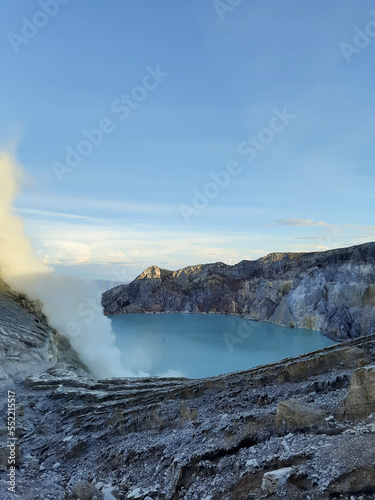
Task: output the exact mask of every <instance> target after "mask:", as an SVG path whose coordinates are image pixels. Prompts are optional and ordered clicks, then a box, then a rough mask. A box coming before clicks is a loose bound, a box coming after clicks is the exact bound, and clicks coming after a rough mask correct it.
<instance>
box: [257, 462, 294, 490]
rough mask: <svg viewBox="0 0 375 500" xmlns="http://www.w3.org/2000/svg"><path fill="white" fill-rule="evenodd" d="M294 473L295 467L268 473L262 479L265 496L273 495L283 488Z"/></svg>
mask: <svg viewBox="0 0 375 500" xmlns="http://www.w3.org/2000/svg"><path fill="white" fill-rule="evenodd" d="M292 472H293V467H284V468H283V469H277V470H273V471H270V472H266V473H265V474H264V475H263V479H262V492H263V494H264V496H268V495H273V494H274V493H276V491H277V490H278V489H280V488H282V487H283V486H284V485H285V483H286V482H287V480H288V477H289V476H290V474H291V473H292Z"/></svg>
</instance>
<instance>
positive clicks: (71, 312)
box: [0, 151, 134, 378]
mask: <svg viewBox="0 0 375 500" xmlns="http://www.w3.org/2000/svg"><path fill="white" fill-rule="evenodd" d="M21 178H22V168H21V167H20V166H19V165H17V162H16V160H15V158H14V157H13V156H12V155H11V154H9V153H7V152H1V151H0V275H1V278H2V279H4V281H5V282H7V283H8V284H9V285H10V286H11V287H12V288H13V289H14V290H16V291H18V292H22V293H25V294H26V295H27V296H28V297H29V298H30V299H32V300H37V299H39V300H40V301H41V302H42V304H43V312H44V314H45V315H46V316H47V318H48V321H49V323H50V325H51V326H52V327H53V328H55V329H56V330H57V331H58V332H59V333H61V334H63V335H65V336H66V337H68V338H69V340H70V343H71V345H72V347H73V348H74V349H75V351H76V352H77V353H78V355H79V357H80V359H81V360H82V361H83V362H84V363H85V364H86V366H87V367H88V368H89V369H90V370H91V372H92V374H93V375H94V376H95V377H97V378H106V377H115V376H134V374H133V373H131V372H127V371H124V370H123V369H122V367H121V362H120V351H119V350H118V349H117V348H116V346H115V335H114V333H113V332H112V328H111V321H110V319H109V318H107V317H105V316H104V314H102V313H101V305H100V295H98V290H97V288H96V286H95V284H94V283H91V282H88V281H85V280H80V279H79V278H74V277H70V276H59V275H56V274H55V273H54V270H53V269H52V268H49V267H47V266H46V265H44V264H43V263H41V262H40V261H39V259H38V258H37V257H36V256H35V254H34V252H33V249H32V246H31V244H30V241H29V240H28V239H27V237H26V236H25V233H24V228H23V223H22V220H21V219H20V218H19V217H16V216H15V215H14V214H13V213H12V202H13V200H14V197H15V196H16V194H17V192H18V185H19V181H20V179H21ZM88 298H90V299H91V300H96V301H97V304H96V308H95V309H96V310H97V311H99V312H100V313H99V314H96V315H95V320H94V321H92V318H91V321H89V318H88V317H87V315H85V314H83V313H82V311H80V310H79V308H77V306H78V305H79V304H82V303H84V302H85V301H86V300H87V299H88Z"/></svg>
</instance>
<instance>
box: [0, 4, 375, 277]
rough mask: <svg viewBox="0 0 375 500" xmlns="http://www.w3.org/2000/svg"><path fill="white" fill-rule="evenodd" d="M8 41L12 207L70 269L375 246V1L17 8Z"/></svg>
mask: <svg viewBox="0 0 375 500" xmlns="http://www.w3.org/2000/svg"><path fill="white" fill-rule="evenodd" d="M61 1H62V0H61ZM236 3H237V4H238V5H237V6H233V5H234V4H236ZM43 5H44V10H43ZM371 11H373V12H374V14H373V15H372V14H371ZM51 12H52V13H53V14H54V15H53V16H52V15H51ZM38 24H39V27H38V26H36V25H38ZM30 25H31V26H30ZM25 33H26V35H28V36H29V38H26V37H25ZM366 33H367V34H366ZM0 38H1V39H2V43H0V57H1V61H2V68H3V71H2V76H1V79H0V99H1V105H0V141H1V143H2V144H3V145H5V146H6V145H8V144H9V143H16V144H17V147H16V154H17V158H18V160H19V162H20V163H21V164H22V165H23V167H24V170H25V172H26V179H25V182H24V185H23V189H22V192H21V194H20V195H19V197H18V198H17V200H16V203H15V209H16V212H17V213H18V214H20V215H21V216H22V217H23V219H24V221H25V230H26V232H27V234H28V236H30V238H31V240H32V242H33V245H34V247H35V249H36V251H37V253H38V255H39V256H40V258H41V259H43V260H44V261H45V262H47V263H49V264H50V265H51V266H53V267H55V269H56V270H57V271H59V272H68V273H72V274H76V275H79V276H86V277H92V278H107V279H114V280H117V281H123V280H124V281H128V280H130V279H132V278H134V277H135V276H136V275H137V274H139V272H141V271H142V270H143V269H144V268H146V267H148V266H149V265H152V264H157V265H159V266H160V267H165V268H170V269H177V268H179V267H183V266H186V265H190V264H197V263H203V262H213V261H219V260H220V261H223V262H226V263H229V264H233V263H235V262H238V261H240V260H242V259H254V258H258V257H260V256H262V255H265V254H267V253H269V252H275V251H314V250H320V249H322V250H324V249H329V248H335V247H340V246H349V245H352V244H357V243H361V242H365V241H372V240H374V239H375V225H374V208H373V207H374V197H375V196H374V195H375V191H374V177H375V172H374V168H373V158H374V154H373V153H374V136H375V118H374V113H373V102H374V75H375V73H374V60H375V1H365V0H361V1H358V0H351V1H344V0H335V1H332V0H324V1H323V0H314V1H312V0H311V1H306V0H304V1H301V0H287V1H281V0H280V1H279V0H268V1H264V0H252V1H247V0H243V2H240V1H239V0H237V1H233V0H222V1H219V0H215V1H211V0H210V1H205V0H190V1H186V2H184V1H176V0H158V1H155V0H138V1H130V0H128V1H120V0H106V1H104V0H103V1H99V0H95V1H93V0H91V1H90V0H70V1H68V0H64V2H63V1H62V3H61V4H60V3H58V2H57V0H49V1H47V0H39V1H34V0H18V1H16V2H10V1H8V0H7V1H4V0H3V1H0ZM343 44H344V45H343ZM345 44H347V45H345ZM350 47H351V48H350ZM147 75H150V76H149V77H148V78H146V77H147ZM145 78H146V79H145ZM128 96H130V97H128ZM279 116H284V121H283V119H281V118H280V117H279ZM285 116H289V118H286V119H285ZM103 123H104V124H105V127H104V125H103ZM273 125H274V129H275V130H274V129H273V128H272V127H273ZM100 127H103V130H104V129H105V130H106V131H105V132H104V131H103V132H99V136H98V135H96V136H95V132H94V135H92V134H91V135H90V133H91V132H92V130H94V129H98V128H100ZM83 131H86V135H88V136H90V137H91V138H93V139H92V142H93V141H94V140H96V145H93V144H92V143H90V142H89V143H88V145H87V141H88V140H89V139H88V138H87V137H86V136H85V133H84V132H83ZM100 134H101V136H100ZM95 137H96V139H95ZM98 137H99V139H98ZM82 141H86V142H85V144H83V143H82ZM251 141H253V142H252V145H251V144H250V142H251ZM254 141H255V142H254ZM67 148H68V150H69V151H72V150H74V151H75V152H76V155H77V154H78V151H80V152H82V154H78V158H79V160H77V159H76V163H77V164H78V163H79V164H78V166H73V164H72V163H68V161H67V158H66V156H67V154H68V150H67ZM70 148H71V149H70ZM249 148H250V149H251V148H252V149H251V151H252V152H251V153H247V154H243V151H245V150H247V151H250V149H249ZM254 151H255V155H254ZM84 153H85V156H84ZM86 153H87V154H86ZM76 158H77V156H76ZM249 159H251V161H248V160H249ZM56 165H58V167H56ZM228 165H229V167H228ZM230 165H232V166H233V165H235V167H233V168H234V170H235V172H236V173H235V174H234V173H233V172H234V170H233V169H232V170H231V173H228V168H229V169H230ZM53 166H54V167H53ZM56 171H57V174H56ZM223 171H226V172H227V173H226V174H219V172H223ZM218 179H219V180H218ZM220 179H221V185H220ZM198 192H199V193H200V194H199V195H197V193H198ZM206 195H207V196H206Z"/></svg>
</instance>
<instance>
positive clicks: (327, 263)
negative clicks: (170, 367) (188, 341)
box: [102, 242, 375, 340]
mask: <svg viewBox="0 0 375 500" xmlns="http://www.w3.org/2000/svg"><path fill="white" fill-rule="evenodd" d="M374 283H375V243H374V242H370V243H364V244H362V245H355V246H351V247H347V248H339V249H334V250H327V251H324V252H307V253H301V252H298V253H292V252H285V253H281V252H275V253H271V254H268V255H267V256H265V257H261V258H260V259H257V260H253V261H250V260H243V261H241V262H239V263H237V264H235V265H228V264H224V263H222V262H216V263H211V264H198V265H194V266H187V267H185V268H182V269H178V270H176V271H170V270H167V269H161V268H160V267H158V266H155V265H153V266H150V267H148V268H147V269H146V270H145V271H143V272H142V273H141V274H140V275H139V276H138V277H137V278H136V279H135V280H134V281H132V282H131V283H129V284H126V285H120V286H117V287H116V288H114V289H111V290H108V291H106V292H105V293H104V294H103V297H102V305H103V307H104V311H105V314H107V315H111V314H126V313H133V312H136V313H142V312H158V313H168V312H185V313H225V314H239V315H242V316H244V317H246V318H248V319H253V320H259V321H268V322H271V323H276V324H279V325H282V326H288V327H300V328H309V329H313V330H319V331H322V332H324V333H325V334H327V335H328V336H330V337H331V338H333V339H334V340H343V339H346V338H353V337H358V336H360V335H363V334H364V333H365V332H367V333H372V332H375V308H374V307H375V285H374Z"/></svg>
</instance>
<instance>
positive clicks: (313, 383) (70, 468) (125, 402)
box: [0, 278, 375, 500]
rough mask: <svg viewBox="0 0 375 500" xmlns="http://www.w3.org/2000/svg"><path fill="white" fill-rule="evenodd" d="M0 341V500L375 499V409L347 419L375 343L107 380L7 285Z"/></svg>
mask: <svg viewBox="0 0 375 500" xmlns="http://www.w3.org/2000/svg"><path fill="white" fill-rule="evenodd" d="M156 279H159V278H156ZM0 342H1V344H0V345H1V348H2V357H1V360H0V367H1V370H2V379H1V385H2V387H1V389H2V390H1V394H0V409H1V412H2V415H3V418H2V420H1V422H0V498H1V499H2V500H37V499H38V500H41V499H43V500H78V498H80V499H81V500H83V499H86V500H94V499H95V497H96V498H98V499H102V500H114V499H115V500H136V499H140V500H146V499H147V500H245V499H246V500H251V499H254V500H255V499H259V498H269V499H275V500H276V499H285V500H286V499H288V500H297V499H308V498H309V499H310V500H328V499H333V498H336V499H337V498H343V499H344V498H345V499H347V500H353V499H366V500H367V499H369V498H371V499H374V498H375V473H374V471H375V415H374V414H373V413H369V412H368V411H367V412H362V413H361V416H360V417H359V416H358V415H355V416H352V415H351V414H348V412H347V408H348V400H350V398H352V396H351V394H352V393H353V391H354V389H353V387H354V385H353V384H352V385H351V380H352V377H353V373H355V374H356V375H355V387H356V388H355V391H356V392H358V390H360V389H361V387H358V385H360V384H361V381H362V380H363V384H364V386H365V392H366V391H367V389H368V387H367V381H368V380H370V379H368V378H367V376H365V377H362V375H360V376H358V374H360V373H362V372H359V371H356V370H366V369H367V370H368V372H369V373H370V372H371V373H372V367H373V365H374V360H375V335H372V336H368V337H366V338H364V337H361V338H358V339H353V340H350V341H345V342H343V343H341V344H337V345H334V346H331V347H328V348H326V349H322V350H320V351H315V352H313V353H309V354H304V355H302V356H298V357H295V358H290V359H287V360H284V361H281V362H277V363H273V364H270V365H265V366H261V367H257V368H253V369H251V370H248V371H243V372H238V373H232V374H227V375H221V376H217V377H213V378H208V379H201V380H190V379H184V378H170V379H167V378H139V379H129V378H124V379H106V380H99V381H98V380H94V379H93V378H92V377H91V376H90V374H89V373H88V372H87V370H86V369H85V367H84V366H83V365H82V363H80V361H79V360H78V358H77V356H76V355H75V353H74V351H73V350H72V349H71V347H70V346H69V343H68V342H67V341H66V340H65V339H63V338H62V337H60V336H59V334H58V333H57V332H54V331H53V330H52V329H51V328H49V326H48V323H47V321H46V318H44V317H43V316H42V315H41V314H40V311H39V308H38V305H36V304H33V303H30V302H29V301H27V300H26V298H25V297H20V296H19V295H17V294H15V293H13V292H12V291H11V290H9V288H8V287H6V286H5V285H4V284H3V283H2V282H1V280H0ZM5 349H8V350H7V351H6V350H5ZM371 380H372V379H371ZM8 390H10V391H13V392H15V406H16V435H17V449H16V456H17V459H16V470H15V482H16V488H15V492H12V491H9V490H8V487H9V483H8V482H7V481H8V480H9V476H7V474H8V473H9V464H8V457H9V453H10V451H9V448H8V447H7V440H8V428H7V425H6V424H7V420H6V416H7V409H8V400H7V391H8ZM366 394H367V392H366ZM353 397H354V396H353ZM371 397H372V396H371ZM366 398H367V396H365V399H361V401H362V400H366ZM290 401H292V404H290ZM296 401H298V402H296ZM356 401H357V400H356ZM358 401H359V400H358ZM371 401H372V400H371ZM286 402H289V403H288V404H287V406H288V409H289V411H288V412H284V417H285V418H284V419H282V420H283V421H289V422H292V423H293V422H295V419H296V418H297V420H298V423H299V424H301V422H302V424H301V425H300V426H299V427H300V428H299V429H297V430H295V431H293V432H291V431H290V429H289V428H285V429H284V428H283V426H282V425H281V426H278V425H277V424H275V418H276V415H277V409H278V408H279V415H280V408H282V406H283V405H284V410H285V407H286ZM353 404H356V403H353ZM291 412H292V413H291ZM312 414H314V415H316V414H319V417H317V418H316V419H315V417H314V419H313V420H314V425H304V423H305V422H306V419H307V420H308V421H309V422H310V421H311V419H310V417H311V415H312ZM323 415H327V416H326V417H324V416H323ZM301 416H302V417H301ZM309 416H310V417H309ZM301 418H302V420H301ZM285 419H286V420H285ZM288 419H289V420H288ZM293 419H294V420H293ZM309 419H310V420H309ZM297 427H298V426H297Z"/></svg>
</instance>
